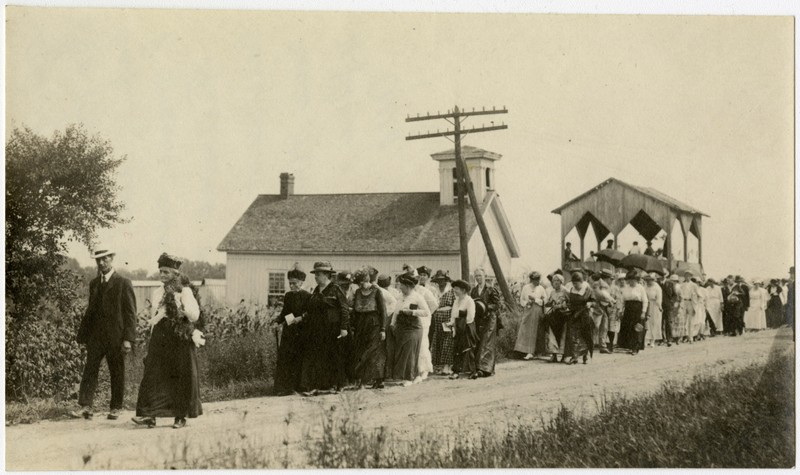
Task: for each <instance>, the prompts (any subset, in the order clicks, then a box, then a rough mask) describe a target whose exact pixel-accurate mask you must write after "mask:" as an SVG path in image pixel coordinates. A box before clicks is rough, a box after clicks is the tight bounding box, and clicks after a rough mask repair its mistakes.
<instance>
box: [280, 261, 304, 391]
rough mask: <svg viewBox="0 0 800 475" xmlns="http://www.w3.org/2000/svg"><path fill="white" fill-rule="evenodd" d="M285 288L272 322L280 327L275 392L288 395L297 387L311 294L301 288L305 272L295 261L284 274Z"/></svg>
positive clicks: (298, 388) (298, 387) (298, 386)
mask: <svg viewBox="0 0 800 475" xmlns="http://www.w3.org/2000/svg"><path fill="white" fill-rule="evenodd" d="M286 277H287V278H288V279H289V291H288V292H286V295H284V297H283V308H281V313H280V314H279V315H278V317H277V319H276V321H277V322H278V323H279V324H280V325H281V326H282V327H283V328H282V332H281V343H280V346H279V347H278V362H277V367H276V369H275V393H276V394H278V395H289V394H292V393H294V392H295V391H299V390H300V369H301V366H302V364H303V352H304V351H305V341H303V315H304V314H305V313H306V306H307V305H308V299H309V298H310V297H311V293H310V292H308V291H306V290H303V288H302V286H303V282H305V280H306V273H305V272H303V271H302V270H300V267H299V265H298V264H295V265H294V268H293V269H292V270H290V271H289V272H287V273H286Z"/></svg>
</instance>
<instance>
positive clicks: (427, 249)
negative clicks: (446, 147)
mask: <svg viewBox="0 0 800 475" xmlns="http://www.w3.org/2000/svg"><path fill="white" fill-rule="evenodd" d="M490 205H491V207H492V208H493V209H494V212H495V217H497V218H498V221H499V222H500V223H501V224H500V226H501V227H508V229H503V230H501V231H502V232H503V236H504V241H505V243H506V245H507V246H508V247H509V251H510V253H511V255H512V256H513V257H518V256H519V250H518V248H517V246H516V242H515V241H514V240H513V234H512V233H511V231H510V226H509V225H508V222H507V220H506V219H505V215H504V213H503V212H502V206H501V205H500V202H499V200H498V197H497V194H496V193H494V192H491V193H489V194H488V195H487V197H486V198H485V199H484V202H483V203H482V204H481V212H482V213H486V210H487V209H488V208H489V207H490ZM498 209H499V210H500V212H499V213H498V211H497V210H498ZM476 228H477V223H476V221H475V218H474V216H472V213H467V235H468V236H472V234H473V233H474V232H475V229H476ZM509 236H511V237H510V239H509ZM217 249H218V250H219V251H223V252H243V253H247V252H253V253H273V254H279V253H281V254H282V253H292V254H303V253H305V254H319V253H324V254H331V253H333V254H439V253H441V254H458V253H459V252H460V249H459V241H458V207H456V206H441V205H440V204H439V193H354V194H324V195H291V196H289V197H288V198H286V199H284V198H282V197H281V196H280V195H259V196H258V197H257V198H256V199H255V200H254V201H253V203H252V204H251V205H250V207H249V208H248V209H247V210H246V211H245V213H244V214H243V215H242V216H241V218H239V221H238V222H237V223H236V224H235V225H234V226H233V228H232V229H231V230H230V232H228V235H227V236H225V238H224V239H223V240H222V242H221V243H220V245H219V246H218V247H217Z"/></svg>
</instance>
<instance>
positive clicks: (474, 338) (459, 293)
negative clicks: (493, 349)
mask: <svg viewBox="0 0 800 475" xmlns="http://www.w3.org/2000/svg"><path fill="white" fill-rule="evenodd" d="M452 289H453V295H454V296H455V300H454V301H453V307H452V309H451V310H450V322H449V326H450V328H452V329H453V340H454V341H453V374H451V375H450V379H458V378H460V377H461V374H464V373H466V374H468V375H469V378H470V379H477V378H478V364H477V362H476V360H475V353H476V351H475V350H476V349H477V347H478V333H477V331H476V330H475V314H476V312H477V306H476V304H475V300H473V299H472V297H470V288H469V283H468V282H466V281H464V280H461V279H459V280H456V281H455V282H453V285H452ZM484 308H485V306H484Z"/></svg>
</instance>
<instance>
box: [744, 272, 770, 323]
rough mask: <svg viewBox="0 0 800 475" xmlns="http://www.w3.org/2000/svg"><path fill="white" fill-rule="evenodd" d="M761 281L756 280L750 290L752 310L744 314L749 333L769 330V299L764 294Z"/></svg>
mask: <svg viewBox="0 0 800 475" xmlns="http://www.w3.org/2000/svg"><path fill="white" fill-rule="evenodd" d="M762 290H764V289H762V288H761V281H760V280H754V281H753V286H752V287H751V288H750V308H749V309H748V310H747V312H746V313H745V314H744V327H745V328H746V329H747V330H748V331H760V330H764V329H766V328H767V315H766V309H767V299H766V298H765V295H764V292H762Z"/></svg>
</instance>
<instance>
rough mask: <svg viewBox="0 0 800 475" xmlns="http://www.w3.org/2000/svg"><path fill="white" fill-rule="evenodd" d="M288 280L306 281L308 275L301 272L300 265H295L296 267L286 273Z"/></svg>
mask: <svg viewBox="0 0 800 475" xmlns="http://www.w3.org/2000/svg"><path fill="white" fill-rule="evenodd" d="M286 278H287V279H297V280H306V273H305V272H303V271H302V270H300V264H298V263H297V262H295V263H294V267H293V268H292V269H291V270H290V271H289V272H287V273H286Z"/></svg>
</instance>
